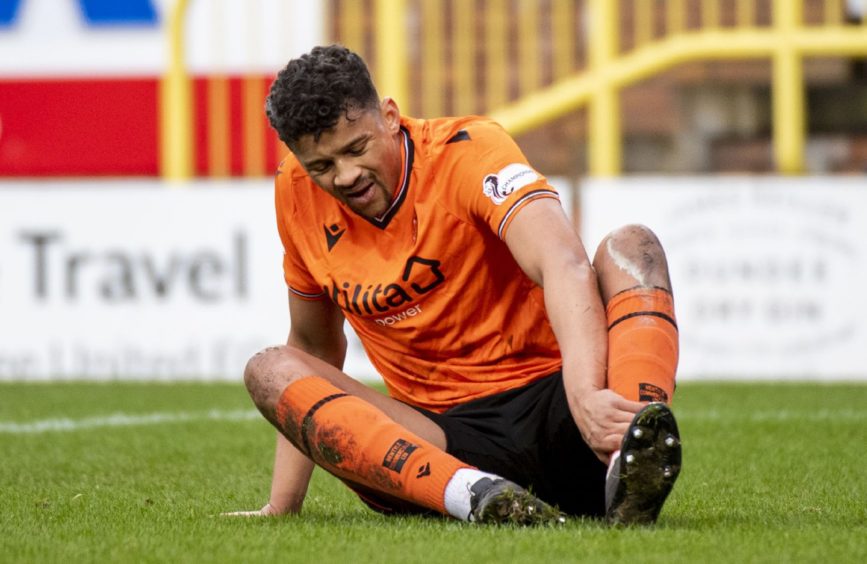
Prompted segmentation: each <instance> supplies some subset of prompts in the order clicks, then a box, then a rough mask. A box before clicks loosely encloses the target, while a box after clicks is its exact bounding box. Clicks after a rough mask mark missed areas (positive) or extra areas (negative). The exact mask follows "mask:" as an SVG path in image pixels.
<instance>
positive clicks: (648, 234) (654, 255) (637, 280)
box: [593, 224, 671, 292]
mask: <svg viewBox="0 0 867 564" xmlns="http://www.w3.org/2000/svg"><path fill="white" fill-rule="evenodd" d="M593 266H594V267H595V269H596V272H597V274H598V275H599V277H600V279H607V280H608V282H609V283H613V284H614V285H615V286H617V288H614V289H612V291H615V292H616V291H622V290H625V289H627V288H628V287H634V286H644V287H658V288H665V289H667V290H670V289H671V282H670V280H669V275H668V263H667V261H666V259H665V252H664V251H663V249H662V245H661V244H660V242H659V239H658V238H657V237H656V234H654V233H653V231H651V230H650V229H649V228H648V227H646V226H644V225H638V224H632V225H625V226H623V227H620V228H618V229H616V230H614V231H612V232H611V233H609V234H608V235H607V236H606V237H605V238H604V239H603V240H602V242H601V243H599V248H598V249H597V250H596V256H595V257H594V259H593Z"/></svg>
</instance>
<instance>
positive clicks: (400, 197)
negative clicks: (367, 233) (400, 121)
mask: <svg viewBox="0 0 867 564" xmlns="http://www.w3.org/2000/svg"><path fill="white" fill-rule="evenodd" d="M400 132H401V133H403V149H404V151H405V152H406V164H405V165H404V167H403V182H402V183H401V185H400V188H399V189H398V192H397V197H396V198H395V199H394V200H393V201H392V202H391V205H390V206H389V207H388V209H387V210H385V213H384V214H382V215H381V216H379V217H374V218H369V217H365V218H364V219H366V220H367V221H369V222H370V223H372V224H373V226H374V227H379V228H380V229H385V228H386V227H388V224H389V223H390V222H391V218H393V217H394V216H395V214H396V213H397V211H398V210H399V209H400V206H401V204H403V201H404V200H405V199H406V193H407V192H409V181H410V177H411V176H412V175H411V174H410V173H411V172H412V161H413V158H414V156H415V145H414V144H413V142H412V138H411V137H410V136H409V131H408V130H407V129H406V128H405V127H403V126H400ZM362 217H364V216H362Z"/></svg>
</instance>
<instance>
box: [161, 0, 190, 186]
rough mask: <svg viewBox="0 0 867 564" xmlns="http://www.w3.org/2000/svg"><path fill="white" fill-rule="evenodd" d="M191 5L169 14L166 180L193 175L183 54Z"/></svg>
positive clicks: (164, 86)
mask: <svg viewBox="0 0 867 564" xmlns="http://www.w3.org/2000/svg"><path fill="white" fill-rule="evenodd" d="M187 4H188V2H187V0H178V1H177V2H176V3H175V5H174V7H173V8H172V10H171V12H170V14H169V17H168V26H167V27H168V30H169V33H168V35H169V61H168V63H169V64H168V71H167V72H166V74H165V76H164V77H163V79H162V81H161V82H160V108H161V109H160V174H161V175H162V176H163V178H165V179H166V180H185V179H188V178H190V177H191V176H192V175H193V120H192V93H191V90H192V87H191V84H190V83H191V81H190V77H189V74H188V73H187V69H186V66H185V64H184V61H185V58H184V53H183V26H184V16H185V14H186V10H187Z"/></svg>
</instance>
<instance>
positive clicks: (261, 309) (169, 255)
mask: <svg viewBox="0 0 867 564" xmlns="http://www.w3.org/2000/svg"><path fill="white" fill-rule="evenodd" d="M282 252H283V251H282V248H281V247H280V242H279V238H278V236H277V229H276V224H275V220H274V211H273V190H272V186H271V182H270V181H253V182H237V181H235V182H232V183H231V184H227V185H225V186H220V185H219V183H214V182H208V183H207V184H205V183H202V184H191V185H185V186H184V187H181V188H167V187H166V186H165V185H163V184H160V183H158V182H130V181H123V182H120V181H117V182H111V181H101V182H97V181H89V182H87V183H69V182H54V183H45V182H39V183H35V182H34V183H17V184H11V185H10V184H4V185H3V187H2V188H0V380H9V379H27V380H33V379H49V378H52V379H67V378H93V379H103V378H107V379H111V378H147V379H176V378H189V379H232V380H235V379H240V378H241V375H242V372H243V368H244V365H245V363H246V361H247V359H248V358H249V357H250V356H251V355H252V354H254V353H255V352H256V351H258V350H260V349H261V348H263V347H265V346H269V345H273V344H279V343H283V342H285V340H286V335H287V334H288V326H289V320H288V311H287V305H286V303H287V302H286V300H287V298H286V286H285V284H284V282H283V273H282V268H281V264H282ZM347 330H348V332H349V331H350V330H349V328H348V327H347ZM352 337H353V338H352V339H351V340H350V351H349V353H348V355H347V365H346V368H347V371H349V372H350V373H351V374H353V375H356V376H358V377H361V378H371V377H373V376H374V374H373V369H372V367H370V366H369V364H368V363H367V360H366V358H365V357H364V353H363V351H362V349H361V346H360V344H359V343H358V342H357V339H355V338H354V336H352Z"/></svg>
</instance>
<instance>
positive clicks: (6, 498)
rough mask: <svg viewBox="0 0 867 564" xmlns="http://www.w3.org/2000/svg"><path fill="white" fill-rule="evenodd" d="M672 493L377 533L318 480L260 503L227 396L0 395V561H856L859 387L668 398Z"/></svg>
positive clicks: (236, 393) (359, 508)
mask: <svg viewBox="0 0 867 564" xmlns="http://www.w3.org/2000/svg"><path fill="white" fill-rule="evenodd" d="M675 411H676V413H677V415H678V418H679V423H680V429H681V432H682V435H683V444H684V467H683V472H682V474H681V477H680V480H679V482H678V484H677V486H676V487H675V489H674V492H673V493H672V495H671V497H670V498H669V502H668V504H667V505H666V507H665V509H664V510H663V512H662V515H661V517H660V520H659V523H658V525H657V526H656V527H654V528H640V529H610V528H607V527H605V526H604V525H602V524H600V523H597V522H593V521H581V520H572V521H570V522H569V523H568V524H567V525H565V526H564V527H561V528H558V529H535V530H533V529H515V528H503V527H500V528H495V527H478V526H472V525H466V524H463V523H458V522H454V521H448V520H445V519H424V518H385V517H382V516H379V515H377V514H375V513H372V512H370V511H369V510H367V509H366V508H365V507H364V506H363V505H362V504H361V503H360V502H359V501H357V500H356V499H355V498H354V496H353V495H352V494H350V493H349V492H348V491H347V490H346V489H345V488H344V487H343V486H342V485H341V484H340V483H339V482H338V481H336V480H335V479H333V478H331V477H330V476H328V475H327V474H324V473H322V472H321V471H319V470H317V471H316V473H315V474H314V479H313V482H312V484H311V488H310V492H309V495H308V498H307V502H306V504H305V508H304V513H303V515H302V516H298V517H285V518H268V519H239V518H225V517H219V516H218V514H219V513H220V512H221V511H227V510H237V509H252V508H255V507H258V506H260V505H262V504H263V502H264V501H265V500H266V498H267V493H268V486H269V479H270V466H271V456H272V449H273V440H274V437H273V433H272V431H271V430H270V428H269V427H268V426H267V425H266V424H265V423H264V422H263V421H262V420H260V419H258V418H257V417H256V414H255V413H254V412H253V411H252V408H251V404H250V403H249V400H248V399H247V397H246V395H245V393H244V391H243V390H242V388H241V387H240V386H238V385H227V384H151V385H146V384H103V385H100V384H73V383H64V384H28V385H25V384H2V385H0V562H4V563H8V562H64V563H70V562H267V561H284V562H317V563H324V562H387V563H422V562H448V563H456V562H471V563H474V564H475V563H481V562H521V561H525V562H569V561H582V562H586V561H610V562H615V561H616V562H619V563H637V562H665V563H666V564H670V563H672V562H681V561H683V562H715V561H728V562H748V561H765V562H810V561H816V562H818V561H822V562H862V561H864V560H865V559H867V434H865V431H864V429H865V427H867V386H865V385H851V384H850V385H815V384H797V385H795V384H785V385H784V384H762V385H758V384H697V383H684V384H682V385H680V386H679V388H678V396H677V398H676V403H675Z"/></svg>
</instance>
